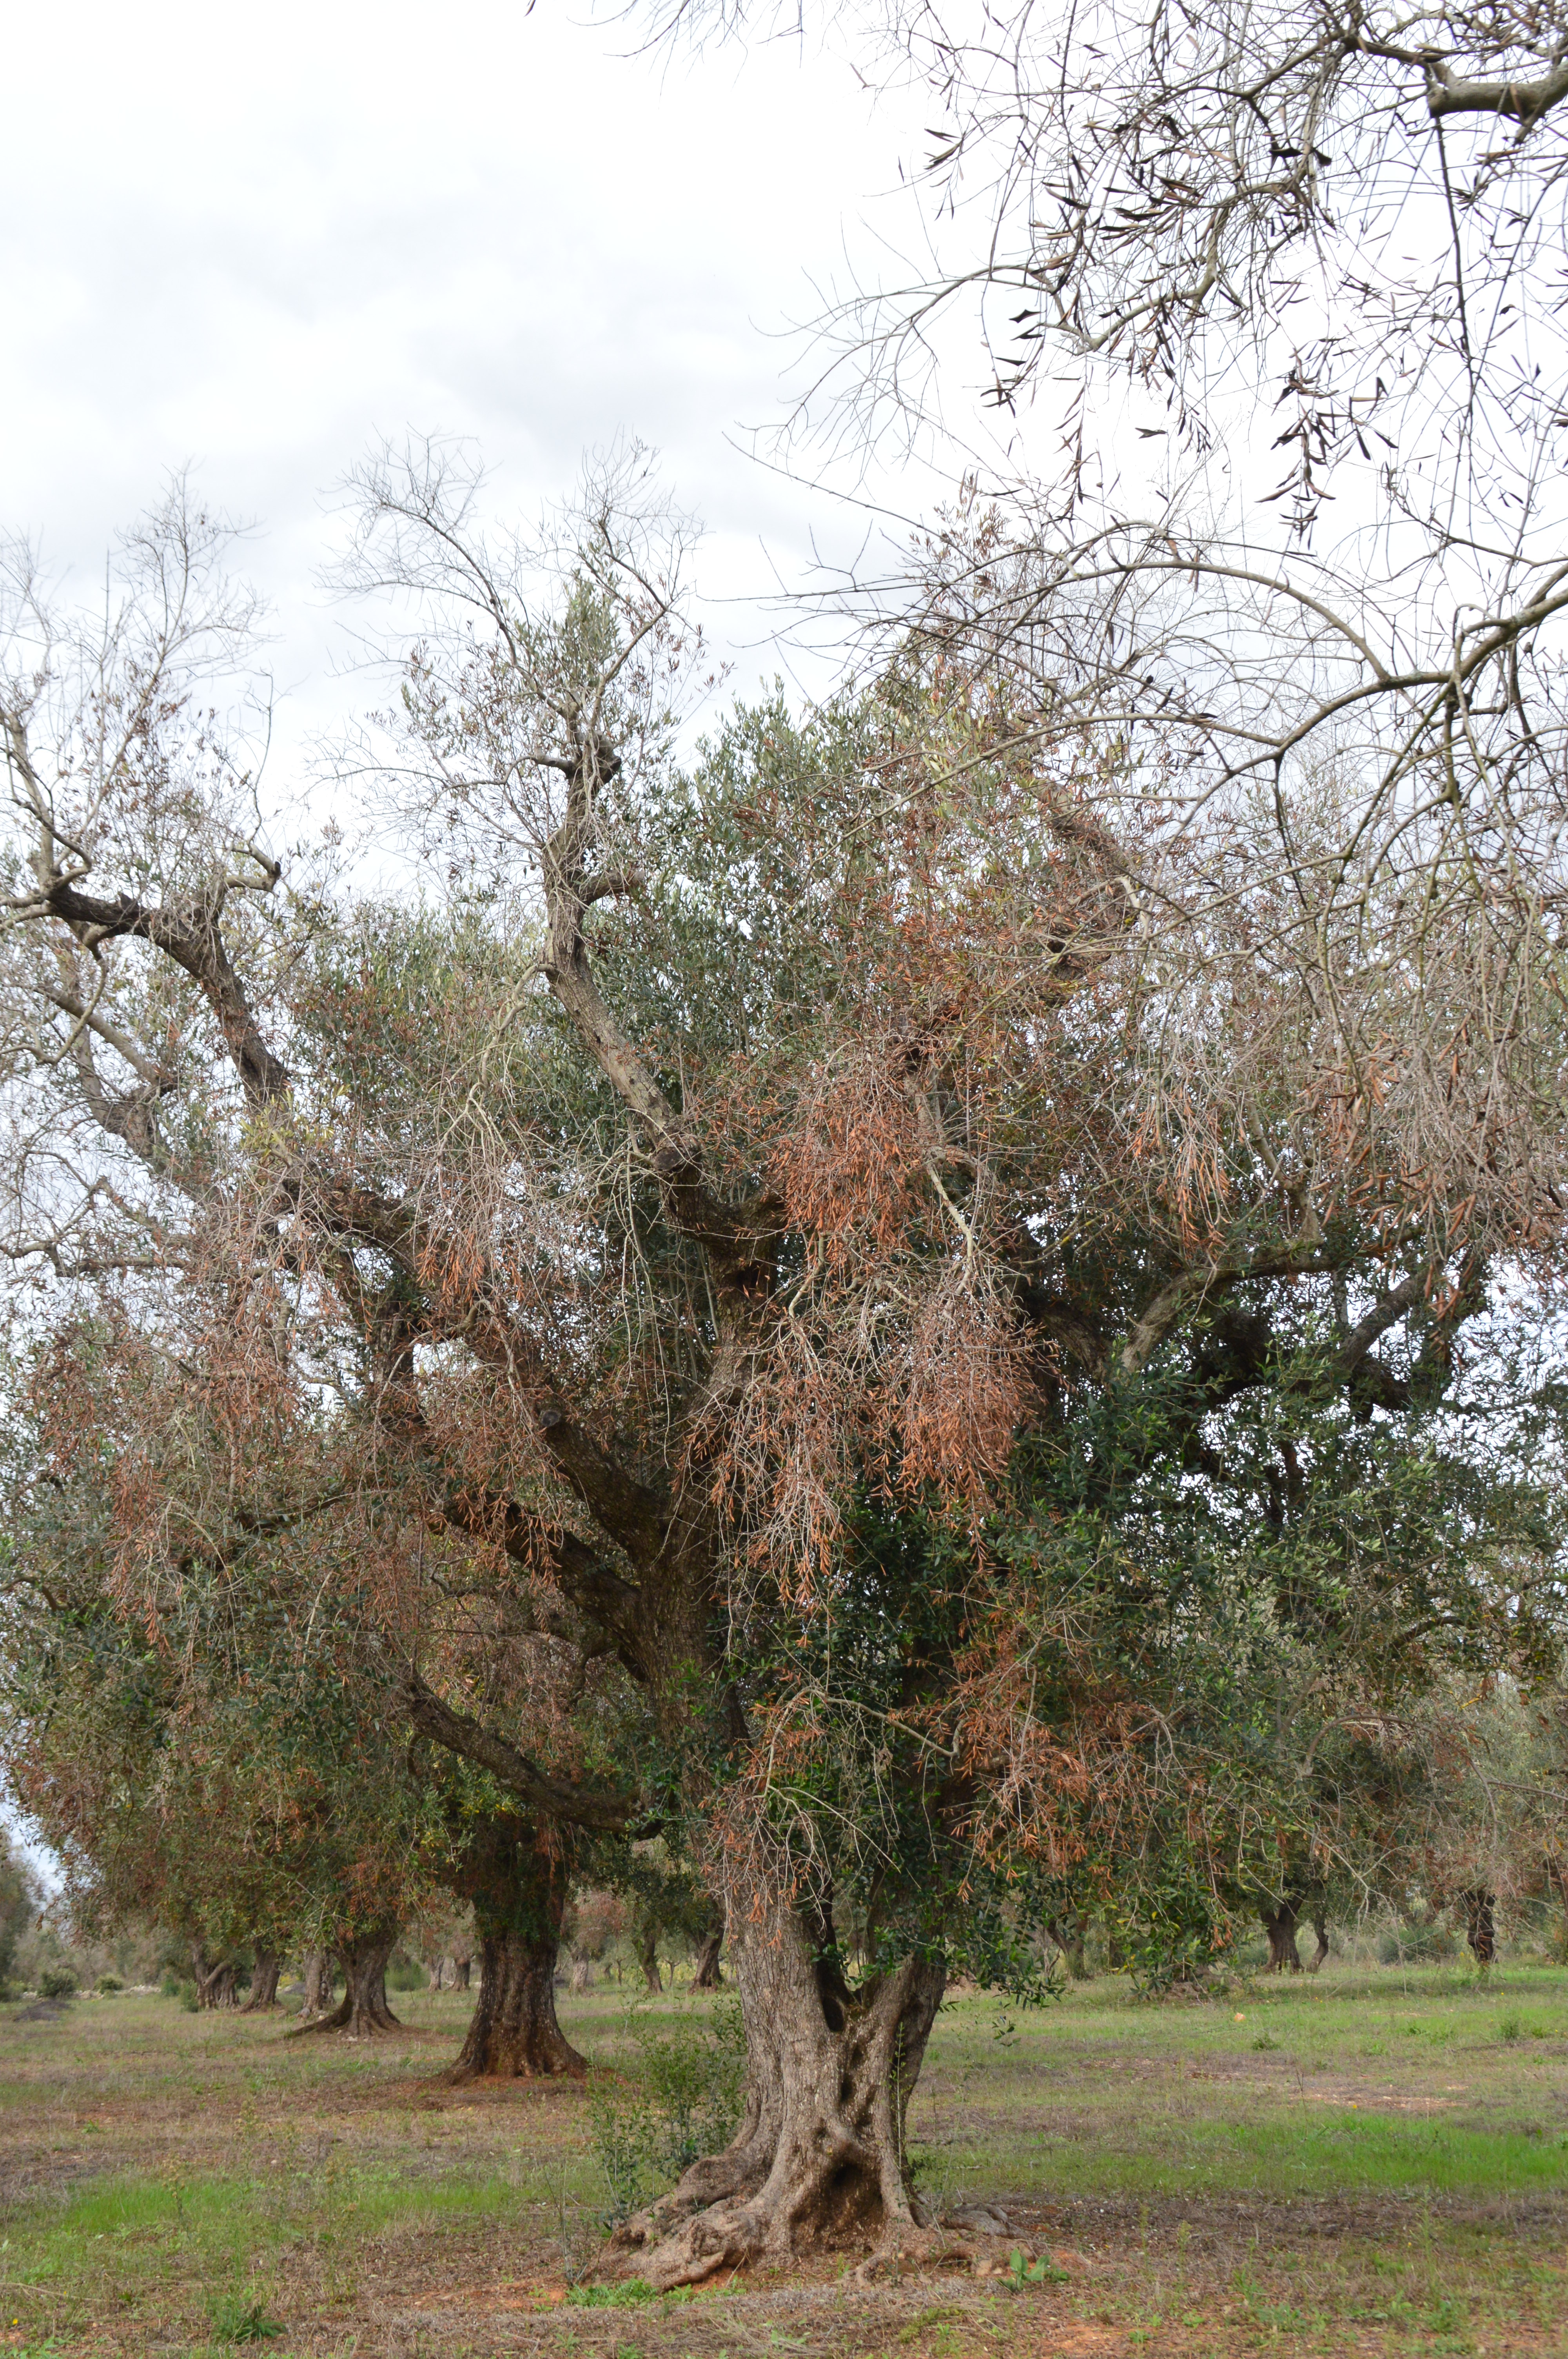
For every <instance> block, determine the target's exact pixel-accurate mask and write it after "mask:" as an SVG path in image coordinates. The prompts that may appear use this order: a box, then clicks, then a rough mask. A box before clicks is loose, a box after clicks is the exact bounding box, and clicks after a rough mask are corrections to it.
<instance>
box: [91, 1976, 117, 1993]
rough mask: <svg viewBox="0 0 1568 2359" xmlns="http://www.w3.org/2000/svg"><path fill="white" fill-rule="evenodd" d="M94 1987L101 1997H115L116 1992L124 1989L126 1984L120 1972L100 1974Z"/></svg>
mask: <svg viewBox="0 0 1568 2359" xmlns="http://www.w3.org/2000/svg"><path fill="white" fill-rule="evenodd" d="M92 1987H93V1989H94V1990H95V1991H96V1992H97V1994H98V1995H99V1997H100V1998H113V1997H114V1993H115V1992H116V1991H123V1990H124V1987H125V1985H124V1983H123V1982H122V1981H121V1980H120V1977H119V1975H118V1974H100V1975H99V1977H98V1980H97V1981H96V1982H95V1983H94V1984H93V1985H92Z"/></svg>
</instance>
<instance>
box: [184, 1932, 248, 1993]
mask: <svg viewBox="0 0 1568 2359" xmlns="http://www.w3.org/2000/svg"><path fill="white" fill-rule="evenodd" d="M190 1972H191V1974H192V1977H193V1978H194V1980H195V1984H196V2004H197V2006H199V2007H210V2006H213V2007H215V2006H238V2005H239V2003H240V1998H239V1993H238V1991H237V1990H236V1989H235V1987H234V1985H235V1984H236V1983H237V1981H238V1980H239V1969H238V1967H237V1966H234V1965H231V1964H226V1963H221V1964H218V1965H215V1966H210V1965H209V1964H208V1962H207V1952H206V1951H205V1950H204V1949H203V1948H202V1946H201V1943H200V1941H193V1942H192V1943H191V1945H190Z"/></svg>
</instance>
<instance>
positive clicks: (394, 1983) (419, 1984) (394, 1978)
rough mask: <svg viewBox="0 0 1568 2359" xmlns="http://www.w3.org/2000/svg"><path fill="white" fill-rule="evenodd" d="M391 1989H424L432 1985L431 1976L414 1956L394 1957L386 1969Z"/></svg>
mask: <svg viewBox="0 0 1568 2359" xmlns="http://www.w3.org/2000/svg"><path fill="white" fill-rule="evenodd" d="M386 1987H387V1989H388V1990H389V1991H422V1990H428V1989H429V1987H430V1977H429V1975H428V1974H427V1973H426V1972H425V1969H424V1967H423V1966H421V1965H416V1963H415V1962H414V1960H413V1959H412V1958H394V1959H393V1961H392V1963H391V1964H390V1965H389V1966H388V1967H387V1970H386Z"/></svg>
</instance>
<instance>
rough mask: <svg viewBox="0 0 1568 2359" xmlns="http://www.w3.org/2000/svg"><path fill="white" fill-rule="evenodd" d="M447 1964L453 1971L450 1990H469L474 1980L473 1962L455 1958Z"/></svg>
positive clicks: (469, 1959)
mask: <svg viewBox="0 0 1568 2359" xmlns="http://www.w3.org/2000/svg"><path fill="white" fill-rule="evenodd" d="M448 1964H449V1966H450V1968H451V1971H452V1979H451V1981H450V1982H449V1984H448V1985H447V1987H448V1989H449V1990H467V1989H468V1988H469V1986H470V1983H471V1981H472V1979H473V1960H472V1959H471V1958H458V1957H453V1958H449V1960H448Z"/></svg>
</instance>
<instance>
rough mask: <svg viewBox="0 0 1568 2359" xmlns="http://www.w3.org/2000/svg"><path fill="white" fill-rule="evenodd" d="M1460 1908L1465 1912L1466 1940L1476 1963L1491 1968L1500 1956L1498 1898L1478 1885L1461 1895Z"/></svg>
mask: <svg viewBox="0 0 1568 2359" xmlns="http://www.w3.org/2000/svg"><path fill="white" fill-rule="evenodd" d="M1459 1906H1460V1908H1462V1909H1463V1910H1464V1912H1465V1940H1467V1941H1468V1942H1469V1944H1470V1948H1471V1951H1472V1953H1473V1954H1474V1956H1475V1960H1476V1964H1477V1965H1478V1966H1489V1965H1490V1964H1491V1963H1492V1961H1493V1960H1494V1959H1495V1958H1496V1956H1497V1954H1498V1925H1497V1900H1496V1897H1495V1896H1494V1895H1493V1894H1492V1893H1490V1892H1488V1891H1487V1888H1486V1886H1484V1885H1477V1886H1475V1887H1474V1888H1473V1889H1472V1890H1471V1891H1468V1892H1462V1893H1461V1894H1460V1895H1459Z"/></svg>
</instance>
